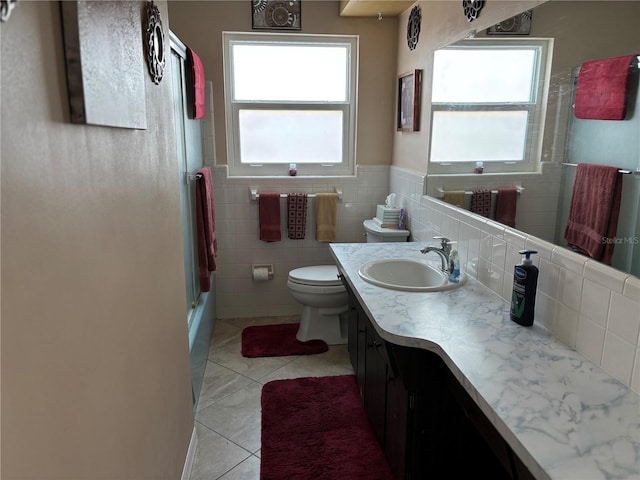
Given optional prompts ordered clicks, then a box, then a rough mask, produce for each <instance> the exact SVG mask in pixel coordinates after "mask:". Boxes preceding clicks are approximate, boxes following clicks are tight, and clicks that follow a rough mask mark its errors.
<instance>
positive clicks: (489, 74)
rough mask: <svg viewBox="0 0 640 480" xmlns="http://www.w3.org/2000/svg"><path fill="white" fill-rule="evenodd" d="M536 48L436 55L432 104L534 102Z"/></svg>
mask: <svg viewBox="0 0 640 480" xmlns="http://www.w3.org/2000/svg"><path fill="white" fill-rule="evenodd" d="M536 53H537V50H536V49H534V48H526V49H525V48H522V49H520V48H519V49H496V48H494V49H491V48H489V49H482V48H466V49H462V48H460V49H458V48H452V49H448V48H445V49H442V50H437V51H436V52H435V53H434V67H433V71H434V76H433V93H432V101H433V102H456V103H493V102H497V103H506V102H518V103H522V102H533V101H535V98H533V95H534V94H533V93H532V92H533V91H534V88H532V87H533V86H534V84H533V82H534V74H535V73H536V56H537V55H536Z"/></svg>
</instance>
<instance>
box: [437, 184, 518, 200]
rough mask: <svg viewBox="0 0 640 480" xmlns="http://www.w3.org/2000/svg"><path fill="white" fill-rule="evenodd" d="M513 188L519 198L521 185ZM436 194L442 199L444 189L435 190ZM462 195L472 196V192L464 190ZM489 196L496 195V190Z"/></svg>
mask: <svg viewBox="0 0 640 480" xmlns="http://www.w3.org/2000/svg"><path fill="white" fill-rule="evenodd" d="M515 188H516V192H517V194H518V196H520V194H521V193H522V192H524V187H523V186H521V185H516V187H515ZM436 192H437V193H438V194H437V195H436V196H437V197H438V198H444V192H445V190H444V188H443V187H440V188H436ZM464 194H465V195H472V194H473V192H472V191H470V190H465V192H464ZM491 194H492V195H497V194H498V190H491Z"/></svg>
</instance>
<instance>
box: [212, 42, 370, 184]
mask: <svg viewBox="0 0 640 480" xmlns="http://www.w3.org/2000/svg"><path fill="white" fill-rule="evenodd" d="M224 42H225V62H224V66H225V82H226V83H225V100H226V109H227V147H228V154H229V155H228V164H229V172H230V174H231V175H239V176H261V175H269V176H271V175H286V174H287V167H288V165H289V164H290V163H295V164H297V168H298V173H299V174H300V175H352V174H353V164H354V161H353V157H354V152H355V133H354V132H355V105H356V101H355V99H356V79H357V37H355V36H327V35H300V34H255V33H227V32H225V33H224Z"/></svg>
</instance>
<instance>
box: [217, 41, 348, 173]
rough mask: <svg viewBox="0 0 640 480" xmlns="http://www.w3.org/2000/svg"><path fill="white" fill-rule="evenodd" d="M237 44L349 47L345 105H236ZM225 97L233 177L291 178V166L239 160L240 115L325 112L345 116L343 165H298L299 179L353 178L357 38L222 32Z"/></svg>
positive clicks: (288, 102)
mask: <svg viewBox="0 0 640 480" xmlns="http://www.w3.org/2000/svg"><path fill="white" fill-rule="evenodd" d="M238 43H249V44H256V43H268V44H274V43H275V44H277V43H283V44H291V45H303V44H311V45H322V44H326V45H346V46H347V49H348V50H347V62H348V71H347V80H346V81H347V99H346V100H345V101H335V102H328V101H303V102H298V101H234V100H233V78H232V75H233V64H232V50H231V49H232V47H233V45H234V44H238ZM222 45H223V66H224V97H225V116H226V140H227V165H228V171H229V176H233V177H265V176H269V177H274V176H275V177H280V176H288V167H289V162H288V161H283V162H273V163H268V164H247V163H244V164H243V163H242V161H241V159H240V132H239V112H240V110H242V109H247V108H248V109H252V110H285V111H286V110H290V111H293V110H311V109H313V110H326V111H340V112H342V118H343V124H342V134H343V138H342V162H341V163H332V164H321V163H297V172H298V173H297V175H298V176H312V177H315V176H353V175H354V174H355V155H356V117H357V98H358V95H357V93H358V89H357V87H358V50H359V37H358V36H357V35H319V34H318V35H316V34H299V33H258V32H222Z"/></svg>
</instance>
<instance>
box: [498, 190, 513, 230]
mask: <svg viewBox="0 0 640 480" xmlns="http://www.w3.org/2000/svg"><path fill="white" fill-rule="evenodd" d="M517 202H518V191H517V190H516V189H515V188H499V189H498V196H497V198H496V221H497V222H500V223H503V224H504V225H506V226H508V227H515V226H516V204H517Z"/></svg>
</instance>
